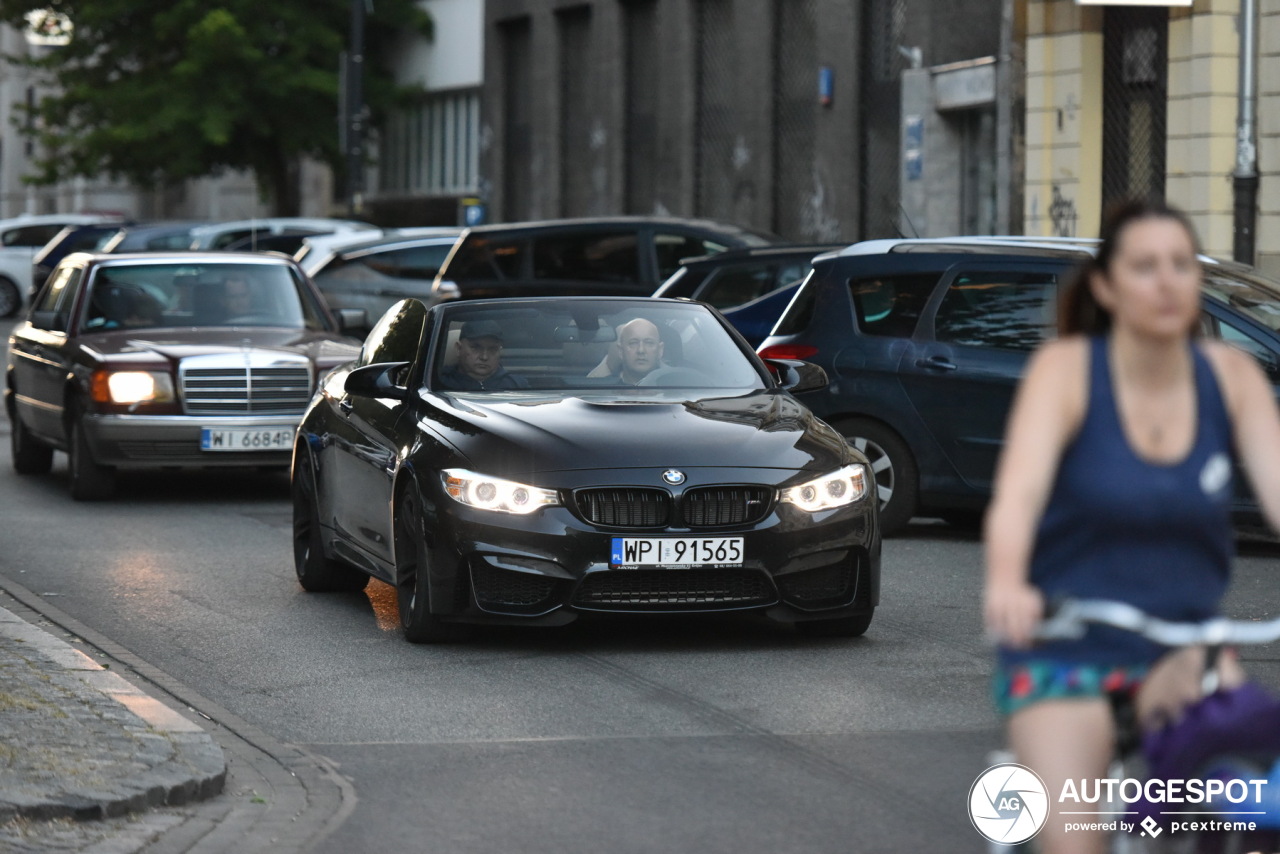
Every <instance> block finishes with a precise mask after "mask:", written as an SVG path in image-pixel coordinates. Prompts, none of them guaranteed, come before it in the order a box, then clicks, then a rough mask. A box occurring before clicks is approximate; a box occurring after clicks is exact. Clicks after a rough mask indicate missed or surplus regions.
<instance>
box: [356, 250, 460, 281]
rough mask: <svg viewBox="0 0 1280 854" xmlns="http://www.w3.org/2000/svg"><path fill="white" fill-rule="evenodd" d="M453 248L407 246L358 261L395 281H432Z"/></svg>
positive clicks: (376, 253) (374, 254)
mask: <svg viewBox="0 0 1280 854" xmlns="http://www.w3.org/2000/svg"><path fill="white" fill-rule="evenodd" d="M451 248H453V245H452V244H450V243H439V244H436V245H433V246H406V247H404V248H403V249H392V250H389V251H387V252H375V253H372V254H369V255H366V256H364V257H362V258H359V259H357V260H359V261H360V263H362V264H364V265H365V266H367V267H368V268H369V269H371V270H373V271H375V272H377V273H381V274H382V275H384V276H390V277H391V278H393V279H431V278H434V277H435V274H436V273H438V272H439V271H440V265H441V264H443V263H444V259H445V258H446V257H447V256H448V255H449V250H450V249H451Z"/></svg>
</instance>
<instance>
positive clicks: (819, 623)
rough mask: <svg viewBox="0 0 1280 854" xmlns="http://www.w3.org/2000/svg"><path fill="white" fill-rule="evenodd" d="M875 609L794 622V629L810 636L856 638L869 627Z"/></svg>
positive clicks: (863, 633)
mask: <svg viewBox="0 0 1280 854" xmlns="http://www.w3.org/2000/svg"><path fill="white" fill-rule="evenodd" d="M874 615H875V611H874V610H871V611H868V612H867V613H865V614H855V615H854V616H852V617H839V618H837V619H834V620H807V621H805V622H803V623H796V631H797V632H799V633H800V634H802V635H806V636H808V637H811V638H858V637H862V636H863V635H865V634H866V633H867V629H869V628H871V618H872V617H873V616H874Z"/></svg>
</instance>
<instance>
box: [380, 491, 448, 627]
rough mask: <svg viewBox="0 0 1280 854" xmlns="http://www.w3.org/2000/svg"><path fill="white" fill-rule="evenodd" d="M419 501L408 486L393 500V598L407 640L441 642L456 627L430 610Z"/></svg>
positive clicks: (426, 552) (415, 492) (425, 544)
mask: <svg viewBox="0 0 1280 854" xmlns="http://www.w3.org/2000/svg"><path fill="white" fill-rule="evenodd" d="M421 502H422V500H421V497H420V496H419V495H418V490H417V488H416V487H415V486H413V485H410V486H408V487H406V488H405V490H404V491H403V492H402V493H401V495H400V500H399V501H397V502H396V521H395V525H396V533H395V537H396V601H397V604H398V606H399V609H400V626H401V627H402V628H403V629H404V637H405V640H407V641H409V642H410V643H441V642H443V641H448V640H453V639H454V638H455V637H457V634H458V632H457V627H456V626H454V625H452V624H450V623H445V622H442V621H441V620H440V618H439V616H437V615H436V614H433V613H431V589H430V581H429V574H428V565H427V560H428V557H427V556H428V554H429V551H428V548H427V543H426V538H425V537H424V536H423V534H422V509H421V508H422V503H421Z"/></svg>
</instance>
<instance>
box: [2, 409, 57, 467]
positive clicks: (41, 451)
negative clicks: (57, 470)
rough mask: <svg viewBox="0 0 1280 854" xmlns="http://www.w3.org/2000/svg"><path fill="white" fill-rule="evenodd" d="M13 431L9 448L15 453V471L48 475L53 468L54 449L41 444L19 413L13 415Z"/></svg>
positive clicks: (10, 433) (10, 435) (10, 434)
mask: <svg viewBox="0 0 1280 854" xmlns="http://www.w3.org/2000/svg"><path fill="white" fill-rule="evenodd" d="M12 426H13V429H12V430H11V431H10V432H9V447H10V448H11V449H12V451H13V470H14V471H16V472H17V473H18V474H46V473H48V471H49V469H51V468H53V448H51V447H49V446H48V445H46V444H45V443H44V442H41V441H40V440H39V439H37V438H36V437H35V436H32V435H31V431H29V430H28V429H27V425H25V424H23V423H22V418H21V417H20V416H19V415H18V413H16V412H15V413H13V419H12Z"/></svg>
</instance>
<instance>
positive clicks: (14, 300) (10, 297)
mask: <svg viewBox="0 0 1280 854" xmlns="http://www.w3.org/2000/svg"><path fill="white" fill-rule="evenodd" d="M20 308H22V291H20V290H19V289H18V286H17V284H16V283H15V282H14V281H13V279H10V278H7V277H5V276H0V317H13V316H14V315H15V314H17V313H18V309H20Z"/></svg>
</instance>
